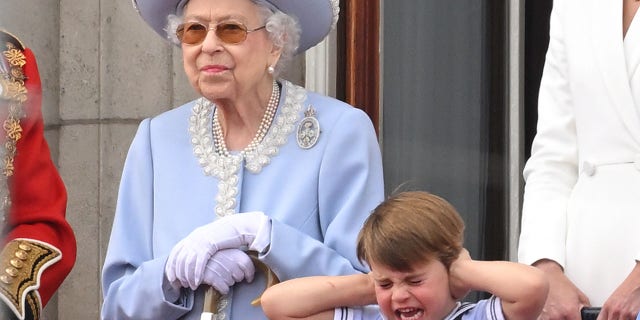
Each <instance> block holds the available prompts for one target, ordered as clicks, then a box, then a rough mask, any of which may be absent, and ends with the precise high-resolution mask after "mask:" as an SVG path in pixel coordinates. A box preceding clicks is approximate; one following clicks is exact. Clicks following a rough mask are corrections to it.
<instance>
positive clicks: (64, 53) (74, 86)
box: [59, 0, 101, 120]
mask: <svg viewBox="0 0 640 320" xmlns="http://www.w3.org/2000/svg"><path fill="white" fill-rule="evenodd" d="M59 19H60V21H59V22H60V35H59V36H60V61H59V63H60V75H59V79H60V117H61V118H62V119H63V120H75V119H95V118H98V116H99V104H100V95H99V94H100V91H99V86H100V75H99V74H98V72H99V70H100V52H99V51H100V50H101V44H100V42H101V26H100V1H84V0H60V16H59Z"/></svg>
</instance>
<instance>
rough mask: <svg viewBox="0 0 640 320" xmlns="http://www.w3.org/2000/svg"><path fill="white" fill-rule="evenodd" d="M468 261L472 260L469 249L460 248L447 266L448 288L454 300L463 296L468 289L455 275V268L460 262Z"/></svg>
mask: <svg viewBox="0 0 640 320" xmlns="http://www.w3.org/2000/svg"><path fill="white" fill-rule="evenodd" d="M470 261H472V260H471V255H470V254H469V251H467V249H465V248H462V250H461V251H460V253H459V254H458V258H457V259H456V260H454V261H453V262H452V263H451V266H449V289H450V290H451V296H452V297H453V298H454V299H456V300H459V299H462V298H464V296H466V295H467V294H469V291H470V289H469V287H468V286H467V285H466V284H465V283H464V282H462V281H461V280H460V279H459V278H458V277H457V276H456V275H457V274H458V273H457V272H456V269H457V267H458V266H459V265H460V264H462V263H467V262H470Z"/></svg>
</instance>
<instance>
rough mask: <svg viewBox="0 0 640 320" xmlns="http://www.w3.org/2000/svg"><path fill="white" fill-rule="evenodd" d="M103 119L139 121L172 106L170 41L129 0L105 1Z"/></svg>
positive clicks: (102, 83)
mask: <svg viewBox="0 0 640 320" xmlns="http://www.w3.org/2000/svg"><path fill="white" fill-rule="evenodd" d="M102 11H103V12H102V17H103V23H102V30H101V32H102V33H101V34H102V41H101V61H102V63H101V74H100V75H101V76H100V78H101V106H100V108H101V117H102V118H115V119H139V118H146V117H150V116H153V115H156V114H158V113H160V112H162V111H165V110H169V109H170V108H171V92H172V90H173V89H172V70H173V63H172V59H171V45H170V44H169V43H168V42H167V41H164V40H163V39H162V38H160V36H158V35H157V34H156V33H154V32H153V30H152V29H151V28H150V27H148V26H147V25H146V24H145V23H144V21H143V20H142V18H141V17H140V16H139V15H138V13H137V12H136V11H135V9H134V8H133V6H132V5H131V1H104V2H102Z"/></svg>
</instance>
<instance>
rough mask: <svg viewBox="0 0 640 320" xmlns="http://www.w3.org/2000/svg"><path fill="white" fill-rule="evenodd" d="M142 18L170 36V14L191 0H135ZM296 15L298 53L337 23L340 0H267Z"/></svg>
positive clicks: (289, 13)
mask: <svg viewBox="0 0 640 320" xmlns="http://www.w3.org/2000/svg"><path fill="white" fill-rule="evenodd" d="M132 1H133V6H134V7H135V8H136V10H137V11H138V13H139V14H140V16H141V17H142V19H143V20H144V21H145V22H146V23H147V24H148V25H149V26H151V28H153V30H155V32H156V33H158V34H159V35H160V36H162V38H164V39H167V31H166V30H165V29H164V28H165V27H166V25H167V16H169V15H170V14H175V15H180V14H181V13H182V12H181V11H182V8H184V6H185V4H186V3H187V2H189V0H132ZM264 1H265V2H266V3H269V4H271V5H273V6H274V7H276V8H277V9H278V10H280V11H282V12H284V13H286V14H288V15H290V16H292V17H294V18H296V19H297V20H298V24H299V25H300V28H301V30H302V31H301V33H300V45H299V47H298V50H297V53H300V52H304V51H306V50H307V49H309V48H311V47H313V46H315V45H317V44H318V43H319V42H320V41H322V40H323V39H324V38H325V37H326V36H327V35H328V34H329V32H330V31H331V29H333V28H334V27H335V26H336V23H337V22H338V13H339V12H340V8H339V2H340V0H264Z"/></svg>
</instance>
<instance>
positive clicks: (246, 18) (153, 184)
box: [102, 0, 384, 320]
mask: <svg viewBox="0 0 640 320" xmlns="http://www.w3.org/2000/svg"><path fill="white" fill-rule="evenodd" d="M134 2H137V3H136V6H137V9H138V11H139V12H140V14H141V16H142V17H143V18H144V19H145V21H146V22H147V23H149V24H150V25H151V26H152V27H153V28H154V29H155V30H156V32H158V33H159V34H161V35H164V36H168V37H169V38H174V40H175V41H179V43H180V45H181V47H182V53H183V60H184V69H185V72H186V74H187V76H188V78H189V81H190V83H191V84H192V86H193V87H194V88H195V90H196V91H197V92H198V93H199V94H200V95H201V96H202V97H201V98H199V99H197V100H195V101H192V102H189V103H187V104H185V105H183V106H181V107H178V108H176V109H173V110H171V111H168V112H165V113H163V114H161V115H159V116H156V117H153V118H151V119H145V120H144V121H142V123H141V124H140V127H139V129H138V132H137V134H136V136H135V138H134V140H133V142H132V145H131V147H130V150H129V154H128V156H127V159H126V162H125V166H124V171H123V175H122V180H121V186H120V191H119V197H118V204H117V209H116V216H115V220H114V223H113V228H112V234H111V239H110V243H109V248H108V252H107V256H106V260H105V264H104V268H103V290H104V303H103V308H102V318H104V319H178V318H180V319H199V318H200V315H201V312H202V310H203V300H204V296H205V295H204V292H205V291H206V290H207V288H208V287H209V286H212V287H213V288H215V289H216V290H217V291H219V292H220V293H221V294H222V295H223V296H222V298H221V299H220V301H219V303H218V305H217V308H216V309H217V311H216V314H215V318H216V319H245V320H246V319H252V320H254V319H266V318H265V316H264V314H263V313H262V310H261V308H260V307H259V306H258V307H256V306H253V305H251V301H252V300H253V299H254V298H256V297H258V296H260V293H261V292H262V290H264V288H265V275H264V273H262V272H255V269H254V266H253V263H252V261H251V260H250V259H249V257H248V255H247V253H246V252H247V250H251V251H257V252H258V259H259V260H260V261H261V262H263V263H264V264H265V265H267V266H269V267H270V268H271V269H272V270H273V272H274V273H275V274H276V275H277V277H279V278H280V279H281V280H285V279H291V278H295V277H301V276H310V275H322V274H328V275H339V274H351V273H356V272H361V271H366V269H365V267H364V266H363V265H361V264H360V262H358V259H357V258H356V256H355V253H356V250H355V243H356V236H357V232H358V230H359V228H360V227H361V226H362V224H363V222H364V220H365V219H366V218H367V216H368V215H369V213H370V211H371V210H372V209H373V208H374V207H375V206H376V205H377V204H378V203H379V202H380V201H381V200H382V199H383V194H384V192H383V181H382V163H381V157H380V151H379V147H378V144H377V139H376V135H375V132H374V129H373V127H372V125H371V122H370V120H369V118H368V117H367V116H366V114H364V113H363V112H362V111H360V110H358V109H356V108H353V107H351V106H349V105H347V104H345V103H342V102H340V101H337V100H335V99H332V98H329V97H325V96H321V95H318V94H315V93H312V92H307V91H306V90H305V89H303V88H301V87H298V86H295V85H293V84H291V83H290V82H287V81H285V80H282V79H278V77H277V74H278V72H279V71H280V70H282V69H283V67H284V63H286V62H287V61H290V60H291V58H292V56H293V55H294V54H296V53H300V52H303V51H305V50H306V49H308V48H310V47H312V46H314V45H316V44H317V43H318V42H319V41H321V40H322V39H323V38H324V37H325V36H326V35H327V34H328V32H329V31H330V30H331V28H332V27H333V26H335V23H336V20H337V14H338V3H337V0H190V1H185V0H137V1H134ZM165 30H167V31H165ZM254 272H255V274H254Z"/></svg>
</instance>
